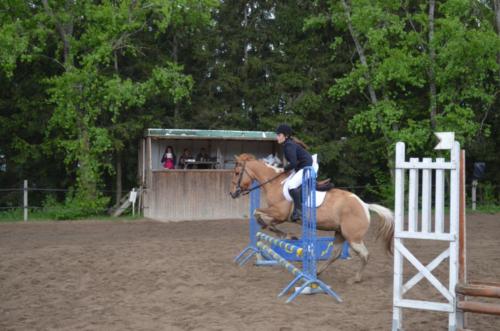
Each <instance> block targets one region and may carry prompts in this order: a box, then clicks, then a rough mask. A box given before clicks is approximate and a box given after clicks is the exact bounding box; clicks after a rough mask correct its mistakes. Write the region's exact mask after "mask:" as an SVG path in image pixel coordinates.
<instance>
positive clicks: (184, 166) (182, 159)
mask: <svg viewBox="0 0 500 331" xmlns="http://www.w3.org/2000/svg"><path fill="white" fill-rule="evenodd" d="M191 159H193V156H192V155H191V151H190V150H189V148H184V151H183V152H182V155H181V156H180V157H179V168H181V169H191V168H193V165H192V164H186V160H191Z"/></svg>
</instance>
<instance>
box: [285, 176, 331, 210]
mask: <svg viewBox="0 0 500 331" xmlns="http://www.w3.org/2000/svg"><path fill="white" fill-rule="evenodd" d="M283 195H284V196H285V199H286V200H288V201H293V199H292V197H291V196H290V193H289V192H288V181H286V182H285V183H284V184H283ZM325 196H326V192H319V191H316V208H318V207H319V206H321V204H322V203H323V201H325Z"/></svg>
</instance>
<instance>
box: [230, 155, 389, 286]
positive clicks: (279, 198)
mask: <svg viewBox="0 0 500 331" xmlns="http://www.w3.org/2000/svg"><path fill="white" fill-rule="evenodd" d="M235 160H236V162H235V167H234V171H233V175H232V179H231V189H230V192H229V193H230V195H231V197H232V198H233V199H236V198H238V197H239V196H241V195H244V194H248V193H249V192H250V190H251V185H252V181H254V180H256V181H258V182H259V185H260V187H261V188H262V190H263V191H264V194H265V198H266V202H267V207H264V208H257V209H256V210H255V212H254V216H255V219H256V220H257V221H258V222H259V224H260V225H261V226H262V228H263V229H266V228H268V229H269V230H270V231H273V232H275V233H277V234H278V235H279V236H280V237H287V236H288V234H287V233H285V232H283V231H281V230H279V229H278V228H277V227H276V226H277V225H279V224H282V223H284V222H286V221H291V220H290V216H291V213H292V207H293V205H292V202H290V201H287V200H286V198H285V196H284V195H283V182H284V180H285V179H286V178H287V177H288V174H287V173H285V172H283V169H282V168H277V167H274V166H272V165H269V164H267V163H265V162H264V161H262V160H257V159H256V158H255V156H253V155H252V154H247V153H243V154H241V155H239V156H235ZM370 211H371V212H373V213H375V214H376V215H377V216H378V219H379V222H378V227H377V235H376V239H378V238H382V239H383V241H384V243H385V249H386V251H387V252H388V253H389V255H392V253H393V247H392V241H393V238H394V215H393V213H392V211H391V210H389V209H388V208H386V207H384V206H381V205H378V204H368V203H365V202H363V201H362V200H361V199H360V198H359V197H358V196H357V195H355V194H354V193H351V192H349V191H346V190H341V189H336V188H331V189H329V190H328V191H327V192H326V196H325V200H324V201H323V203H322V204H321V206H319V207H318V208H317V209H316V227H317V229H318V230H324V231H335V243H336V244H337V245H335V249H334V251H333V252H332V255H331V257H330V258H329V259H328V260H327V261H325V262H324V263H323V265H322V266H320V267H319V268H318V275H319V274H321V273H322V272H323V271H325V269H326V268H327V267H328V266H329V265H331V264H332V263H333V262H335V261H336V260H337V259H338V258H339V257H340V254H341V253H342V243H343V242H344V241H345V240H347V242H348V243H349V245H350V246H351V249H352V251H354V252H355V253H356V255H357V256H358V257H359V258H360V260H361V265H360V268H359V269H358V271H357V272H356V275H355V276H354V277H353V278H350V279H349V280H348V283H350V284H352V283H358V282H361V281H362V273H363V270H364V269H365V267H366V264H367V263H368V256H369V252H368V249H367V248H366V246H365V244H364V242H363V240H364V237H365V235H366V233H367V231H368V228H369V226H370V221H371V218H370ZM298 223H299V224H300V222H298Z"/></svg>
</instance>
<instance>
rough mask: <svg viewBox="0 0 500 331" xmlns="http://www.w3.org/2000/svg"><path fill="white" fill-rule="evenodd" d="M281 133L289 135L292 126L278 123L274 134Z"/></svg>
mask: <svg viewBox="0 0 500 331" xmlns="http://www.w3.org/2000/svg"><path fill="white" fill-rule="evenodd" d="M279 133H283V134H284V135H285V136H286V137H290V136H291V135H292V128H291V127H289V126H288V125H286V124H280V125H279V126H278V128H277V129H276V134H279Z"/></svg>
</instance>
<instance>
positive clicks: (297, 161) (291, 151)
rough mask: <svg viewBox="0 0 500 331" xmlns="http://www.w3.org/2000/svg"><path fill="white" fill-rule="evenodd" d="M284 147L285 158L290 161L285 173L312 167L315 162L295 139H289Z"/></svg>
mask: <svg viewBox="0 0 500 331" xmlns="http://www.w3.org/2000/svg"><path fill="white" fill-rule="evenodd" d="M283 145H284V146H283V148H284V153H285V158H286V160H287V161H288V164H287V165H286V166H285V171H290V170H292V169H294V170H295V171H299V170H300V169H303V168H305V167H309V166H312V163H313V160H312V157H311V154H309V153H308V152H307V151H306V150H305V149H304V148H303V147H302V146H300V145H299V144H297V143H296V142H295V141H293V139H291V138H287V139H286V140H285V143H284V144H283Z"/></svg>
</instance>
